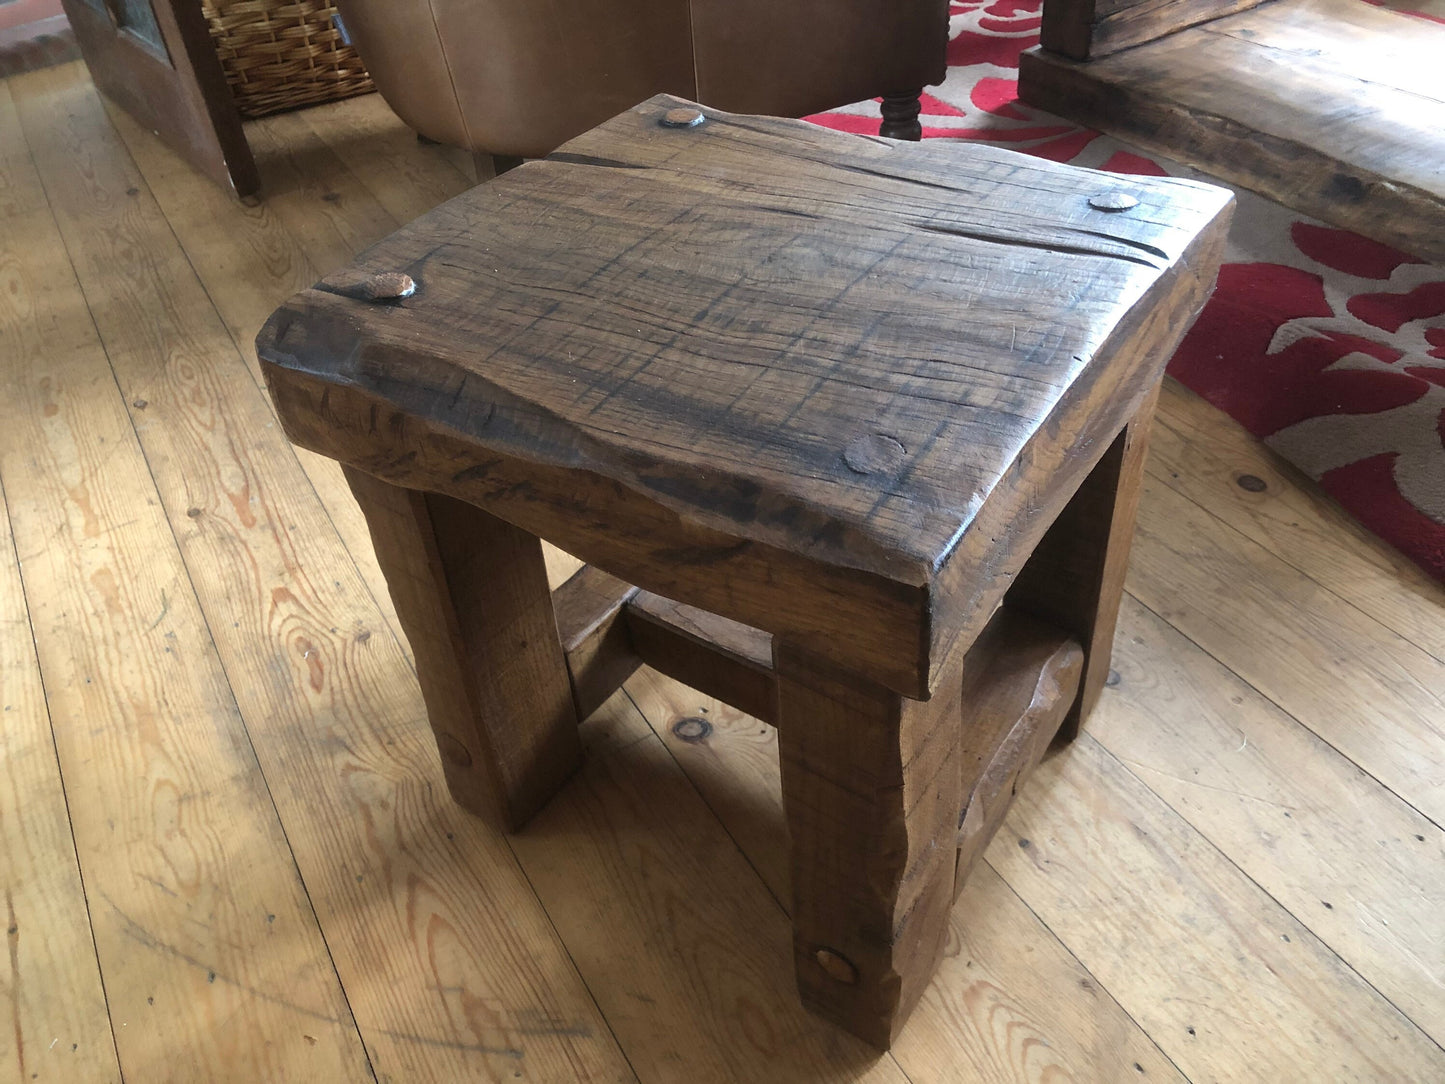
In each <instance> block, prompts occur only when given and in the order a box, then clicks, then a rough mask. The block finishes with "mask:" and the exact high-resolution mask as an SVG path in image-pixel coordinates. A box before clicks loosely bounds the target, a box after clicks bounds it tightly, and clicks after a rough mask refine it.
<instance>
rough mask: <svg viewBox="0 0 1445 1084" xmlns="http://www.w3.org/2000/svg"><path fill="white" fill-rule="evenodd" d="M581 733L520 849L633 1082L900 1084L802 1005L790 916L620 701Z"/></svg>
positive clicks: (892, 1068) (892, 1070)
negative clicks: (569, 777)
mask: <svg viewBox="0 0 1445 1084" xmlns="http://www.w3.org/2000/svg"><path fill="white" fill-rule="evenodd" d="M582 733H583V740H584V742H585V743H586V746H587V758H586V762H585V764H584V767H583V769H582V771H581V772H579V773H578V775H577V776H576V777H575V778H574V780H573V782H572V783H571V784H570V785H569V786H567V787H565V788H564V789H563V790H562V792H561V793H560V794H558V796H557V798H556V799H555V800H554V801H553V802H551V803H550V804H549V805H548V806H547V807H546V808H545V809H543V810H542V811H541V812H540V813H539V814H538V815H537V816H536V818H534V819H533V821H532V823H531V824H530V825H528V827H527V829H526V830H525V831H523V832H522V833H520V834H519V835H517V836H515V837H514V838H513V846H515V847H516V849H517V853H518V856H519V857H520V858H521V860H522V862H523V863H524V864H525V866H526V868H527V872H528V877H529V878H530V879H531V882H532V885H533V886H534V887H535V889H536V891H537V894H538V896H539V897H540V898H541V899H542V901H543V902H544V903H545V905H546V907H547V912H548V914H549V915H550V916H551V918H552V921H553V922H554V923H555V924H556V927H557V930H558V932H559V933H560V935H561V936H562V937H563V938H564V939H565V940H566V942H567V944H568V947H569V950H570V951H571V954H572V958H573V959H574V960H576V962H577V967H578V969H579V970H580V971H581V973H582V975H583V977H584V978H585V979H586V981H587V985H588V988H589V989H590V990H591V991H592V992H593V994H594V995H595V996H596V998H597V1002H598V1004H599V1006H600V1007H601V1009H602V1012H603V1013H604V1014H605V1016H606V1018H607V1022H608V1025H609V1027H610V1028H611V1029H612V1031H613V1032H614V1033H615V1034H616V1035H617V1039H618V1041H619V1042H620V1043H621V1044H622V1046H623V1048H624V1049H625V1050H626V1051H627V1057H628V1062H629V1064H630V1065H631V1067H632V1068H633V1070H635V1071H636V1073H637V1075H638V1077H639V1078H640V1079H642V1080H644V1081H650V1082H652V1081H655V1082H658V1084H663V1082H668V1081H676V1080H687V1081H696V1082H698V1084H733V1082H734V1081H739V1080H788V1081H792V1080H849V1081H854V1080H856V1081H867V1082H870V1084H872V1082H878V1084H882V1082H888V1084H905V1081H906V1079H907V1078H906V1077H904V1075H903V1074H902V1073H901V1072H900V1071H899V1069H898V1066H897V1065H896V1064H895V1063H894V1062H893V1061H892V1060H891V1059H890V1058H889V1057H888V1056H887V1055H883V1056H881V1057H880V1056H879V1054H878V1053H877V1051H874V1050H872V1049H870V1048H869V1047H867V1046H866V1045H865V1044H864V1043H862V1042H861V1041H859V1040H857V1039H855V1038H853V1037H852V1036H850V1035H847V1034H844V1033H842V1032H840V1031H838V1030H837V1029H836V1028H833V1027H832V1026H831V1025H829V1024H827V1023H826V1022H824V1021H822V1020H819V1019H817V1018H816V1017H814V1016H812V1015H811V1014H809V1013H808V1012H806V1011H805V1010H804V1009H803V1007H802V1006H801V1005H800V1004H799V1003H798V997H797V994H796V992H795V990H794V987H793V979H792V975H791V974H790V970H791V969H790V967H789V959H790V954H789V952H788V944H789V933H788V917H787V914H786V913H785V912H784V910H783V909H782V908H781V907H780V906H779V905H778V903H777V901H776V900H775V899H773V898H772V897H771V896H770V895H769V894H768V892H767V890H766V889H765V888H764V887H763V885H762V884H761V883H760V882H759V881H758V880H757V878H756V877H754V876H753V875H752V872H751V870H750V869H749V868H748V865H747V862H746V860H745V859H744V858H743V856H742V855H741V854H740V853H739V852H738V850H737V848H736V846H735V845H734V844H733V842H732V840H730V839H729V838H728V836H727V833H726V832H724V831H723V830H722V828H721V826H720V825H719V824H718V823H717V821H716V820H715V819H714V818H713V817H712V815H711V814H710V813H709V812H708V809H707V807H706V806H705V805H704V804H703V802H702V801H701V800H700V799H699V798H698V795H697V793H696V792H695V791H694V790H693V788H692V787H691V785H690V784H689V783H688V782H687V779H686V778H685V777H684V776H683V775H682V773H681V772H680V771H679V770H678V768H677V765H676V764H675V763H674V762H673V761H672V758H670V757H669V756H668V755H667V752H666V750H665V749H663V748H662V746H661V745H660V744H659V743H658V741H657V739H656V738H655V737H654V736H653V734H652V733H651V731H650V730H649V729H648V727H647V723H646V722H645V721H644V720H643V719H642V717H641V716H640V715H639V714H638V713H637V709H636V708H635V707H634V706H633V705H632V703H631V702H630V701H629V700H628V699H627V697H625V696H617V697H614V698H612V699H611V700H609V701H608V702H607V704H605V705H603V707H602V708H601V709H600V710H598V711H597V712H596V713H594V715H593V716H592V718H591V719H589V720H588V721H587V722H586V723H585V724H584V725H583V727H582Z"/></svg>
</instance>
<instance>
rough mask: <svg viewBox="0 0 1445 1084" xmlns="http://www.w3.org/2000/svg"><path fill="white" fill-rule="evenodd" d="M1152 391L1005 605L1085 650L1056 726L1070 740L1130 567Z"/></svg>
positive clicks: (1106, 647) (1088, 698)
mask: <svg viewBox="0 0 1445 1084" xmlns="http://www.w3.org/2000/svg"><path fill="white" fill-rule="evenodd" d="M1157 401H1158V391H1157V390H1156V391H1155V392H1154V394H1152V395H1151V396H1150V397H1149V398H1148V399H1146V400H1145V402H1144V404H1143V406H1141V407H1140V408H1139V411H1138V413H1136V414H1135V415H1134V418H1133V420H1131V421H1130V422H1129V424H1128V425H1127V426H1125V427H1124V431H1123V432H1122V433H1120V434H1119V435H1118V436H1117V437H1116V438H1115V439H1114V441H1113V443H1112V444H1110V445H1109V450H1108V451H1107V452H1105V453H1104V457H1103V458H1102V459H1100V460H1099V463H1098V465H1097V466H1096V467H1095V468H1094V469H1093V471H1091V472H1090V474H1089V477H1088V478H1087V479H1086V480H1085V482H1084V484H1083V485H1082V486H1080V487H1079V490H1078V492H1077V493H1075V494H1074V497H1073V499H1072V500H1070V501H1069V503H1068V504H1067V505H1066V506H1065V508H1064V510H1063V512H1062V513H1061V514H1060V515H1059V518H1058V519H1056V520H1055V521H1054V523H1053V526H1051V527H1050V528H1049V530H1048V532H1047V533H1046V534H1045V535H1044V537H1043V539H1042V541H1040V542H1039V545H1038V547H1037V548H1036V549H1035V550H1034V552H1033V555H1032V556H1030V558H1029V559H1028V561H1027V563H1025V565H1024V567H1023V570H1022V571H1021V572H1020V573H1019V577H1018V579H1017V580H1016V581H1015V583H1014V586H1013V588H1012V589H1011V590H1010V591H1009V593H1008V596H1007V598H1008V601H1009V603H1010V604H1011V605H1013V606H1016V607H1018V608H1020V609H1022V610H1025V611H1027V612H1030V613H1033V614H1037V615H1038V616H1040V617H1042V618H1045V619H1046V620H1048V621H1050V622H1052V623H1053V624H1054V625H1055V626H1056V627H1058V628H1062V629H1065V630H1067V631H1068V633H1069V634H1070V635H1072V636H1073V637H1074V638H1075V639H1077V640H1078V642H1079V643H1080V644H1082V645H1083V649H1084V655H1085V660H1086V661H1085V666H1084V674H1083V679H1082V681H1080V683H1079V687H1078V698H1077V700H1076V701H1075V703H1074V704H1073V707H1072V709H1071V710H1070V711H1069V713H1068V718H1067V719H1065V720H1064V722H1063V726H1062V727H1061V728H1058V729H1059V737H1060V740H1061V741H1065V742H1067V741H1072V740H1073V738H1074V737H1075V736H1076V735H1077V734H1078V732H1079V724H1080V722H1081V721H1082V720H1083V719H1084V718H1085V717H1087V716H1088V714H1089V713H1090V712H1091V711H1093V710H1094V705H1095V704H1096V703H1098V700H1099V693H1100V692H1101V691H1102V690H1103V688H1104V681H1105V680H1106V679H1107V678H1108V676H1109V658H1110V655H1111V653H1112V650H1113V647H1114V626H1115V623H1116V622H1117V620H1118V616H1119V601H1120V599H1122V598H1123V595H1124V575H1125V573H1126V572H1127V571H1128V569H1129V546H1130V543H1131V542H1132V541H1133V538H1134V519H1135V516H1136V514H1137V513H1138V511H1139V491H1140V488H1141V486H1142V483H1143V480H1144V459H1145V456H1146V455H1147V454H1148V450H1149V430H1150V428H1151V426H1152V424H1153V420H1154V406H1155V403H1156V402H1157Z"/></svg>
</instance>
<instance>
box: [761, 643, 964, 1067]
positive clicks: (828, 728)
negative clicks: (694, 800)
mask: <svg viewBox="0 0 1445 1084" xmlns="http://www.w3.org/2000/svg"><path fill="white" fill-rule="evenodd" d="M774 657H775V661H776V665H777V670H778V676H779V719H778V739H779V745H780V753H781V760H782V773H783V805H784V809H785V810H786V813H787V819H788V830H789V833H790V836H791V856H792V857H791V869H792V892H793V955H794V965H795V967H796V970H797V977H798V991H799V993H800V995H801V996H802V999H803V1003H804V1004H805V1005H806V1006H807V1007H808V1008H809V1009H811V1010H813V1011H814V1012H816V1013H818V1014H819V1015H821V1016H824V1017H826V1018H827V1019H829V1020H832V1021H833V1022H834V1023H837V1024H839V1025H841V1026H842V1027H844V1028H846V1029H848V1030H849V1031H851V1032H853V1033H854V1034H855V1035H858V1036H860V1037H861V1038H863V1039H866V1040H867V1041H869V1042H871V1043H873V1044H874V1045H876V1046H879V1047H883V1048H886V1047H888V1045H889V1044H890V1043H891V1042H892V1041H893V1039H894V1037H895V1036H896V1035H897V1034H898V1031H899V1029H900V1028H901V1027H902V1026H903V1023H904V1021H905V1020H906V1019H907V1018H908V1014H909V1013H910V1012H911V1011H912V1009H913V1007H914V1005H915V1004H917V1002H918V999H919V997H920V996H921V995H922V993H923V990H924V988H925V987H926V986H927V985H928V982H929V980H930V979H931V978H932V976H933V973H934V971H935V969H936V968H937V965H938V962H939V959H940V958H941V957H942V954H943V948H944V941H945V939H946V935H947V931H948V913H949V909H950V907H951V906H952V904H953V881H954V864H955V861H956V853H957V852H956V836H957V831H958V814H959V809H960V808H961V807H962V803H963V795H962V793H961V779H960V772H959V765H958V746H959V742H958V737H959V726H958V716H959V695H960V686H961V679H960V673H959V669H958V667H957V666H954V667H952V668H951V673H950V674H945V675H944V678H943V680H942V681H941V683H940V686H939V691H938V693H937V695H936V696H935V697H934V699H933V700H931V701H928V702H927V703H924V702H920V701H914V700H908V699H906V698H904V697H901V696H899V695H898V694H897V693H893V692H890V691H888V690H886V689H883V688H882V687H880V686H876V685H873V684H871V683H869V682H867V681H864V680H861V679H859V678H857V677H855V676H853V675H850V674H846V673H844V672H842V671H839V670H837V669H835V668H833V667H831V666H829V665H828V664H827V663H825V662H822V661H820V660H818V659H816V658H814V657H811V656H809V655H807V654H806V653H804V652H802V651H799V650H796V649H793V648H791V647H790V646H789V645H787V644H782V643H775V645H774Z"/></svg>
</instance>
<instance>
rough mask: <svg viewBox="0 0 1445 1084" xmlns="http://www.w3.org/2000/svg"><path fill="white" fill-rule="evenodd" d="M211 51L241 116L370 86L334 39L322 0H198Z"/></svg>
mask: <svg viewBox="0 0 1445 1084" xmlns="http://www.w3.org/2000/svg"><path fill="white" fill-rule="evenodd" d="M201 6H202V8H203V9H204V10H205V13H206V21H207V22H208V23H209V24H210V27H211V38H212V40H213V41H214V42H215V43H216V53H217V54H218V55H219V56H220V58H221V67H222V68H224V69H225V72H226V81H227V82H228V83H230V84H231V93H232V95H233V96H234V97H235V99H236V106H237V108H239V109H240V111H241V115H242V116H243V117H263V116H265V115H266V114H267V113H279V112H280V111H281V110H283V109H295V108H296V107H297V106H301V105H312V104H314V103H316V102H330V101H335V100H336V99H338V98H350V97H352V96H353V95H355V94H366V93H369V92H370V91H373V90H375V89H376V87H375V86H373V85H372V82H371V76H369V75H368V74H367V73H366V67H365V65H363V64H362V63H361V57H359V56H357V55H356V50H355V49H353V48H352V47H351V46H350V45H347V44H346V43H345V42H344V41H343V40H342V33H341V30H340V29H339V28H338V27H337V25H336V23H335V21H334V20H333V16H335V14H336V5H335V4H334V3H331V2H330V0H202V5H201Z"/></svg>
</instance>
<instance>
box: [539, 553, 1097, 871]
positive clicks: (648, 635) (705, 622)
mask: <svg viewBox="0 0 1445 1084" xmlns="http://www.w3.org/2000/svg"><path fill="white" fill-rule="evenodd" d="M552 600H553V606H554V608H555V610H556V613H557V627H558V633H559V635H560V637H561V640H562V647H563V651H564V652H565V654H566V656H567V668H568V671H569V673H570V675H571V678H572V693H573V698H574V700H575V701H576V705H577V715H578V718H586V717H587V716H588V715H590V714H591V713H592V712H593V711H595V710H596V709H597V708H598V707H600V706H601V705H602V702H603V701H605V700H606V699H607V698H608V697H609V696H611V695H612V693H613V692H615V691H616V690H617V689H618V688H619V687H620V686H621V685H622V683H623V682H624V681H626V680H627V679H628V678H629V677H630V676H631V675H632V673H633V671H634V670H636V669H637V668H638V667H639V666H642V665H644V664H646V665H648V666H651V667H652V668H653V669H655V670H657V671H659V672H661V673H664V674H666V675H668V676H669V677H672V678H676V679H677V680H678V681H681V682H682V683H683V684H685V685H688V686H690V687H692V688H694V689H697V690H698V691H699V692H702V693H705V694H707V695H708V696H712V697H715V698H717V699H718V700H722V701H723V702H725V703H728V704H731V705H732V706H733V707H735V708H738V709H739V710H741V711H744V712H747V713H748V714H749V715H752V716H754V717H755V718H758V719H761V720H762V721H763V722H765V723H769V724H771V725H774V726H776V725H778V722H779V720H778V710H777V704H778V696H777V686H778V682H777V675H776V673H775V672H774V670H773V661H772V637H771V636H770V635H769V634H768V633H766V632H762V631H760V630H758V629H754V628H750V627H749V626H747V625H743V624H740V623H739V622H737V621H731V620H728V619H727V618H725V617H718V616H717V615H716V614H711V613H708V612H707V611H705V610H699V609H697V608H696V607H694V606H685V605H683V604H682V603H680V602H674V601H673V600H671V599H667V598H663V597H662V596H661V595H654V594H651V593H650V592H647V591H639V590H638V589H637V588H636V587H633V586H632V585H631V584H628V583H624V582H623V581H622V580H619V579H617V578H616V577H615V576H610V575H608V574H607V573H605V572H602V571H600V570H598V569H595V568H592V567H591V566H584V567H583V568H582V569H580V570H579V571H578V572H577V573H576V574H575V575H574V576H573V577H572V578H571V579H569V580H568V581H567V582H566V583H564V584H563V585H562V586H561V587H559V588H558V589H557V590H556V591H555V592H554V593H553V599H552ZM1083 670H1084V650H1083V648H1082V647H1081V646H1080V645H1079V642H1078V641H1077V640H1075V639H1073V638H1072V637H1070V636H1069V635H1068V634H1067V633H1066V632H1064V631H1062V630H1061V629H1059V628H1058V627H1057V626H1055V625H1052V624H1050V623H1048V622H1046V621H1042V620H1039V619H1038V618H1034V617H1031V616H1029V615H1027V614H1025V613H1022V612H1020V611H1018V610H1016V609H1014V608H1012V607H1009V606H1003V607H1000V608H999V610H998V612H997V613H995V614H994V616H993V618H992V619H991V620H990V621H989V623H988V625H987V627H986V628H985V629H984V632H983V634H982V635H981V636H980V637H979V638H978V640H977V642H975V644H974V645H973V647H972V649H971V650H970V651H969V654H968V658H967V660H966V661H965V663H964V672H963V705H964V719H965V720H966V722H965V723H964V725H963V728H962V733H961V735H960V740H961V742H962V745H963V750H962V751H963V756H962V757H961V758H960V761H959V763H960V767H961V770H962V772H963V776H964V778H965V779H966V780H972V779H975V778H976V779H977V780H978V781H977V783H975V784H974V785H973V786H972V788H971V789H970V790H969V791H968V796H967V801H966V802H965V804H964V806H963V809H962V810H961V811H960V813H959V827H958V864H957V870H956V874H955V880H954V885H955V891H957V890H958V889H959V888H961V887H962V885H963V882H964V880H965V878H966V877H967V876H968V873H969V871H970V870H971V869H972V868H973V866H974V864H975V863H976V862H977V860H978V858H979V856H980V855H981V854H982V853H983V850H984V848H985V847H986V846H987V845H988V842H989V840H990V839H992V838H993V834H994V833H995V832H996V831H997V830H998V827H999V825H1000V824H1002V823H1003V818H1004V814H1005V813H1006V812H1007V811H1008V807H1009V805H1010V803H1011V802H1012V800H1013V796H1014V794H1015V793H1017V791H1018V788H1019V787H1020V786H1022V785H1023V782H1024V780H1025V779H1027V778H1028V775H1029V773H1030V772H1032V771H1033V768H1034V766H1035V765H1036V764H1038V762H1039V761H1040V760H1041V759H1042V758H1043V755H1044V753H1045V752H1046V751H1047V750H1048V748H1049V744H1050V743H1051V742H1052V741H1053V739H1054V736H1055V735H1056V734H1057V733H1058V731H1059V727H1060V725H1061V724H1062V723H1063V721H1064V719H1065V717H1066V716H1067V715H1068V713H1069V709H1070V708H1072V707H1073V705H1074V701H1075V699H1076V698H1077V696H1078V692H1079V684H1080V681H1081V678H1082V675H1083Z"/></svg>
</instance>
